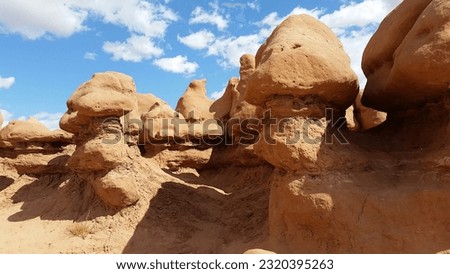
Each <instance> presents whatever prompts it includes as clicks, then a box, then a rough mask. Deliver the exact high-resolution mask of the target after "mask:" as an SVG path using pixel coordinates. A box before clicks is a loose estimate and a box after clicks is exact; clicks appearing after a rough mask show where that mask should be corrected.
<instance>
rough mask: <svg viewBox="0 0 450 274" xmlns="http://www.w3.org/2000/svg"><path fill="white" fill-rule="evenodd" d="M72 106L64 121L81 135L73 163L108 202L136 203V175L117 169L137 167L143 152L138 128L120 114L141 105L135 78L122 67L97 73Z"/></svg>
mask: <svg viewBox="0 0 450 274" xmlns="http://www.w3.org/2000/svg"><path fill="white" fill-rule="evenodd" d="M67 107H68V111H67V112H66V114H65V115H64V116H63V117H62V118H61V122H60V125H61V128H63V129H66V130H67V131H70V132H72V133H74V134H75V141H76V150H75V152H74V153H73V154H72V156H71V157H70V158H69V160H68V166H69V167H70V168H71V169H72V170H74V171H76V172H77V174H78V176H80V177H81V178H82V179H83V180H85V181H87V182H89V183H90V184H91V185H92V186H93V188H94V189H95V191H96V193H97V194H98V195H99V196H100V197H101V198H102V199H103V201H104V202H105V203H107V204H108V205H111V206H117V207H123V206H129V205H131V204H134V203H136V202H137V201H138V199H139V195H138V191H137V188H136V184H137V182H136V181H135V180H136V179H135V177H134V176H125V178H123V177H122V176H119V175H118V174H120V173H121V171H124V170H127V169H128V170H130V169H133V165H134V164H135V160H136V159H137V158H138V157H139V156H140V152H139V149H138V147H137V141H138V136H136V135H137V134H139V132H135V131H132V130H130V129H129V128H125V127H124V125H123V124H122V123H121V119H120V118H121V117H123V116H124V115H126V114H128V113H129V112H131V111H132V110H133V109H135V108H136V109H137V108H138V102H137V95H136V87H135V84H134V81H133V79H132V78H131V77H129V76H127V75H124V74H121V73H117V72H105V73H97V74H95V75H94V76H93V77H92V79H91V80H89V81H88V82H86V83H84V84H82V85H81V86H80V87H79V88H78V89H77V90H76V91H75V92H74V93H73V94H72V96H71V97H70V98H69V100H68V101H67ZM119 178H122V179H119Z"/></svg>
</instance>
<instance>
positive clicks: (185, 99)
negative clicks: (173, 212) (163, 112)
mask: <svg viewBox="0 0 450 274" xmlns="http://www.w3.org/2000/svg"><path fill="white" fill-rule="evenodd" d="M212 103H213V102H212V101H211V100H210V99H208V97H207V95H206V80H205V79H203V80H193V81H192V82H191V83H189V86H188V88H187V89H186V91H185V93H184V94H183V96H181V98H180V100H178V103H177V107H176V110H177V111H178V112H180V113H181V114H182V115H183V116H184V117H185V118H186V120H188V121H189V122H196V121H203V120H208V119H212V118H214V114H213V113H212V112H210V110H209V109H210V107H211V105H212Z"/></svg>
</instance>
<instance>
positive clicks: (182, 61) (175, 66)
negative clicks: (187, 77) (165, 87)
mask: <svg viewBox="0 0 450 274" xmlns="http://www.w3.org/2000/svg"><path fill="white" fill-rule="evenodd" d="M153 64H155V65H156V66H158V67H159V68H161V69H162V70H165V71H168V72H172V73H178V74H193V73H194V72H195V71H197V69H198V64H197V63H195V62H189V61H188V59H187V57H186V56H182V55H177V56H175V57H172V58H161V59H157V60H155V61H154V62H153Z"/></svg>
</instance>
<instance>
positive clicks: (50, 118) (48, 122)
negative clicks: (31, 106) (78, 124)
mask: <svg viewBox="0 0 450 274" xmlns="http://www.w3.org/2000/svg"><path fill="white" fill-rule="evenodd" d="M0 112H1V113H2V115H3V127H4V126H6V125H7V124H8V123H9V122H11V121H12V120H27V117H26V116H20V117H18V118H14V114H12V113H11V112H9V111H7V110H5V109H0ZM63 114H64V113H61V112H57V113H48V112H39V113H36V114H34V115H31V116H30V117H29V118H31V117H32V118H35V119H36V120H38V121H39V122H41V123H43V124H44V125H45V126H46V127H47V128H48V129H50V130H55V129H59V120H60V119H61V117H62V116H63ZM0 126H2V125H0Z"/></svg>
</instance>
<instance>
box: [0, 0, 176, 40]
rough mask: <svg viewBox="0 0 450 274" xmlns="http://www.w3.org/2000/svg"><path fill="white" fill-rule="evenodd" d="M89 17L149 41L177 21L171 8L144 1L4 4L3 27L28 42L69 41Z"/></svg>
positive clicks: (15, 0)
mask: <svg viewBox="0 0 450 274" xmlns="http://www.w3.org/2000/svg"><path fill="white" fill-rule="evenodd" d="M89 15H92V17H93V18H95V19H97V18H100V20H102V21H103V22H105V23H110V24H114V25H119V26H124V27H126V28H127V29H128V31H130V32H132V33H137V34H142V35H146V36H148V37H162V36H164V34H165V32H166V29H167V27H168V25H169V24H170V22H172V21H176V20H177V19H178V16H177V15H176V14H175V13H174V12H173V11H172V10H171V9H169V8H168V7H166V6H164V5H162V4H154V3H152V2H147V1H142V0H128V1H122V0H98V1H91V0H51V1H49V0H33V1H28V0H2V8H1V9H0V27H1V30H2V31H3V32H8V33H19V34H21V35H22V36H23V37H25V38H27V39H38V38H41V37H43V36H45V35H46V34H50V35H54V36H57V37H68V36H71V35H72V34H74V33H76V32H79V31H82V30H85V29H88V26H86V24H85V23H86V21H87V18H88V17H89ZM55 22H57V24H56V23H55Z"/></svg>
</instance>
